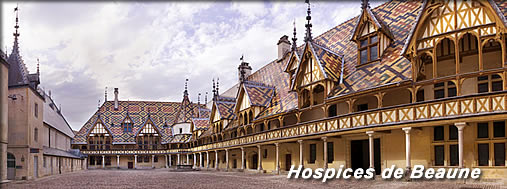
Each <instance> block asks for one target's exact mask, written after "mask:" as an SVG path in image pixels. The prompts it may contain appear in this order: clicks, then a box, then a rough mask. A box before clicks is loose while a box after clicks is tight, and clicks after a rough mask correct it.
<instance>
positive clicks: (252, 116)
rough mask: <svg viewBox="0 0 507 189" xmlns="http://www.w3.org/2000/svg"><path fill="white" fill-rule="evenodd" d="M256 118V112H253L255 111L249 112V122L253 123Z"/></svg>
mask: <svg viewBox="0 0 507 189" xmlns="http://www.w3.org/2000/svg"><path fill="white" fill-rule="evenodd" d="M253 119H254V114H253V111H252V110H250V113H249V114H248V124H250V123H252V121H253Z"/></svg>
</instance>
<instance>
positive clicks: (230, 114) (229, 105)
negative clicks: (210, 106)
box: [215, 96, 236, 120]
mask: <svg viewBox="0 0 507 189" xmlns="http://www.w3.org/2000/svg"><path fill="white" fill-rule="evenodd" d="M235 102H236V99H235V98H230V97H224V96H218V97H217V100H215V104H216V106H217V108H218V113H219V114H220V119H229V120H231V119H234V118H235V117H236V116H235V115H234V105H235V104H236V103H235Z"/></svg>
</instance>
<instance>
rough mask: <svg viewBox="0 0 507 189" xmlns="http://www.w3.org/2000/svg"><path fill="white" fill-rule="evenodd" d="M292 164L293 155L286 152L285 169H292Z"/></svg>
mask: <svg viewBox="0 0 507 189" xmlns="http://www.w3.org/2000/svg"><path fill="white" fill-rule="evenodd" d="M291 166H292V155H291V154H285V171H290V167H291Z"/></svg>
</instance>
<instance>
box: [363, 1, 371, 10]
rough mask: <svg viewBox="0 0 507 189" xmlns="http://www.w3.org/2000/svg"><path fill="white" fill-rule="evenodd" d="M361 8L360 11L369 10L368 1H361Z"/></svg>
mask: <svg viewBox="0 0 507 189" xmlns="http://www.w3.org/2000/svg"><path fill="white" fill-rule="evenodd" d="M361 8H362V9H366V8H370V1H368V0H362V1H361Z"/></svg>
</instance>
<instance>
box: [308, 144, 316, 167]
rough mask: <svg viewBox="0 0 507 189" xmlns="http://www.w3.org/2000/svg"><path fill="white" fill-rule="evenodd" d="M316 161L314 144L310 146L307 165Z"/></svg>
mask: <svg viewBox="0 0 507 189" xmlns="http://www.w3.org/2000/svg"><path fill="white" fill-rule="evenodd" d="M316 159H317V145H316V144H310V161H309V162H308V163H312V164H313V163H315V160H316Z"/></svg>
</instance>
